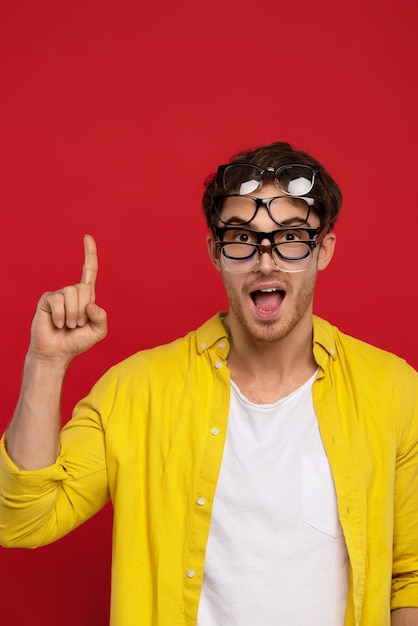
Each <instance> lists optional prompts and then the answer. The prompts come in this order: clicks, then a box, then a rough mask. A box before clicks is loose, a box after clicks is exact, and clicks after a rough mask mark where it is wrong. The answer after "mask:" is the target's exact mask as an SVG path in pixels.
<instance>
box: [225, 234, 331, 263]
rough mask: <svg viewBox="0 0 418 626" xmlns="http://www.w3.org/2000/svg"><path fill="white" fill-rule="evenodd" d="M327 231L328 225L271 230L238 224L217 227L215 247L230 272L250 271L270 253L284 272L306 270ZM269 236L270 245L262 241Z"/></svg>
mask: <svg viewBox="0 0 418 626" xmlns="http://www.w3.org/2000/svg"><path fill="white" fill-rule="evenodd" d="M328 232H329V226H328V225H325V226H319V227H318V228H305V227H301V228H299V227H297V226H293V227H291V228H280V229H278V230H273V231H270V232H260V231H258V230H252V229H249V228H241V227H240V226H238V225H237V226H227V227H225V228H215V229H214V233H215V236H216V237H217V241H216V242H215V246H216V249H217V250H219V251H220V252H221V261H222V265H223V267H224V268H225V269H226V270H227V271H228V272H236V273H242V272H251V271H252V270H253V269H254V268H255V267H256V266H257V264H258V262H259V260H260V255H261V254H264V253H268V254H269V255H270V256H271V258H272V260H273V263H274V264H275V265H276V267H277V268H278V269H279V270H281V271H283V272H303V271H304V270H306V269H307V267H308V265H309V263H310V261H311V259H312V251H313V250H314V249H315V248H316V247H317V246H318V245H319V244H320V243H321V242H322V240H323V239H324V237H325V235H326V234H327V233H328ZM266 239H267V241H269V244H264V243H263V241H265V240H266Z"/></svg>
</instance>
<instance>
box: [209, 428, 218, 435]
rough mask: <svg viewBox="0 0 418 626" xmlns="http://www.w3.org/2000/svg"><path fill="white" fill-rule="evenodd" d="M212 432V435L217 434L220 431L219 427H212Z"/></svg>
mask: <svg viewBox="0 0 418 626" xmlns="http://www.w3.org/2000/svg"><path fill="white" fill-rule="evenodd" d="M210 432H211V433H212V435H217V434H218V433H219V428H216V427H214V428H212V429H211V431H210Z"/></svg>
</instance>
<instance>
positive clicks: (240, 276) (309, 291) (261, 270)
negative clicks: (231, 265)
mask: <svg viewBox="0 0 418 626" xmlns="http://www.w3.org/2000/svg"><path fill="white" fill-rule="evenodd" d="M251 195H253V196H256V197H259V198H271V197H273V196H276V195H278V189H277V187H276V186H275V185H266V186H264V187H262V188H261V189H259V190H258V191H256V192H254V193H253V194H251ZM279 202H280V203H281V206H280V213H281V216H280V221H281V222H286V223H289V222H293V223H298V222H299V223H300V222H303V221H304V220H305V218H306V214H307V207H306V204H305V203H304V202H301V201H299V200H293V199H291V198H283V199H280V201H279ZM226 210H227V209H226ZM282 215H283V218H282ZM229 217H232V216H227V219H228V218H229ZM233 217H237V218H239V217H240V216H239V209H237V208H236V205H234V216H233ZM304 225H305V226H308V227H313V228H316V227H318V226H319V225H320V222H319V217H318V216H317V215H316V213H314V212H313V211H311V213H310V215H309V218H308V221H307V222H306V223H305V224H304ZM220 226H224V224H220ZM243 228H251V229H253V230H258V231H262V232H269V231H272V230H277V229H278V228H280V227H279V226H278V225H277V224H276V223H275V222H274V221H273V220H272V219H271V218H270V216H269V215H268V212H267V209H266V207H265V206H261V207H260V208H259V210H258V212H257V214H256V215H255V217H254V218H253V220H252V221H251V222H250V223H249V224H245V225H244V226H243ZM263 243H266V244H268V242H267V241H265V242H263ZM334 245H335V235H334V234H333V233H329V234H327V235H325V237H324V240H323V242H322V245H321V246H320V247H317V248H315V249H314V250H313V251H312V253H311V255H312V259H311V260H310V262H309V265H308V267H307V269H306V270H304V271H302V272H297V273H290V272H284V271H282V270H280V269H278V267H277V266H276V265H275V264H274V262H273V260H272V258H271V256H270V255H269V254H268V253H263V254H260V257H259V262H258V264H257V266H256V267H255V268H254V269H253V270H251V271H249V272H246V273H233V272H230V271H227V270H226V269H225V268H224V267H223V265H222V262H221V252H218V251H217V250H216V249H215V245H214V239H213V236H210V235H209V236H208V248H209V254H210V257H211V259H212V262H213V264H214V265H215V267H216V268H217V269H218V270H219V271H220V272H221V274H222V278H223V282H224V285H225V290H226V293H227V296H228V299H229V305H230V311H229V315H228V323H229V326H230V328H231V331H232V332H233V333H234V331H235V332H236V331H239V330H241V331H244V333H246V334H247V335H248V336H249V337H250V338H251V339H253V340H255V341H261V342H262V341H274V340H278V339H282V338H284V337H286V336H288V335H289V334H290V333H294V332H297V330H298V329H300V330H301V331H303V332H305V331H306V332H309V330H310V329H311V327H312V320H311V317H312V303H313V294H314V287H315V282H316V275H317V271H318V269H319V270H322V269H325V267H326V266H327V265H328V263H329V261H330V260H331V257H332V254H333V251H334Z"/></svg>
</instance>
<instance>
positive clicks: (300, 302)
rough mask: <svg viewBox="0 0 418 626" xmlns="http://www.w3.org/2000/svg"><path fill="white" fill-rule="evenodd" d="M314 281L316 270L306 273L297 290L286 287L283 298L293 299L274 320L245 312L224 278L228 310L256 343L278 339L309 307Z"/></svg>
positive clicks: (233, 290)
mask: <svg viewBox="0 0 418 626" xmlns="http://www.w3.org/2000/svg"><path fill="white" fill-rule="evenodd" d="M315 282H316V272H315V273H312V274H309V275H306V278H305V280H304V281H303V282H302V283H301V285H300V286H299V288H298V289H297V290H292V289H291V288H290V287H289V288H288V291H287V293H286V296H285V298H289V301H290V298H291V297H293V298H294V299H295V300H294V302H293V303H292V308H291V310H289V309H288V310H286V311H283V313H282V314H281V315H280V316H279V318H278V319H275V320H258V319H255V318H254V317H253V316H250V315H246V314H245V311H244V308H243V306H242V300H241V299H240V297H239V296H238V294H237V292H236V290H235V289H234V288H233V286H232V285H231V284H230V283H229V282H228V280H227V279H224V285H225V290H226V293H227V296H228V300H229V306H230V310H231V312H232V313H233V314H234V316H235V317H236V319H237V321H238V323H239V324H240V326H241V328H242V329H243V331H244V333H245V334H246V335H247V336H248V337H249V338H250V339H251V340H252V341H254V342H256V343H264V342H266V343H267V342H269V343H271V342H273V341H280V340H281V339H284V338H285V337H287V336H288V335H289V334H290V333H291V332H292V331H293V330H294V329H295V328H296V327H297V325H298V323H299V322H300V321H301V319H302V318H303V317H304V316H305V315H306V313H307V311H308V310H310V309H311V305H312V300H313V294H314V288H315ZM244 297H245V296H244ZM285 305H286V302H285Z"/></svg>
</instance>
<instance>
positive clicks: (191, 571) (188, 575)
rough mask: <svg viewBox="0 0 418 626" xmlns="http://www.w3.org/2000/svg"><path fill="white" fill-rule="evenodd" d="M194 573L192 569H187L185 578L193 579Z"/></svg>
mask: <svg viewBox="0 0 418 626" xmlns="http://www.w3.org/2000/svg"><path fill="white" fill-rule="evenodd" d="M195 573H196V572H195V571H194V569H188V570H187V578H194V575H195Z"/></svg>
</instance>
